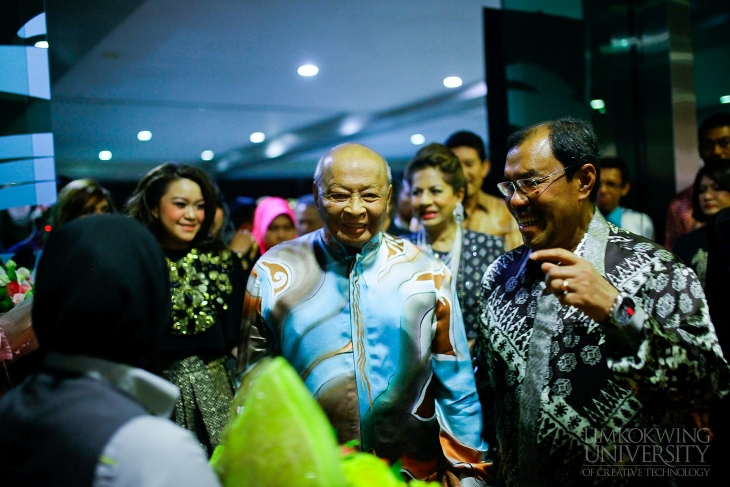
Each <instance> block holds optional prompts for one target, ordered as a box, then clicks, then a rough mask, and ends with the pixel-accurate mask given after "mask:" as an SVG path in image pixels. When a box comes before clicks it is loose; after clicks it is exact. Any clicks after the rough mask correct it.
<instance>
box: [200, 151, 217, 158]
mask: <svg viewBox="0 0 730 487" xmlns="http://www.w3.org/2000/svg"><path fill="white" fill-rule="evenodd" d="M214 157H215V152H213V151H212V150H204V151H203V152H201V153H200V158H201V159H202V160H204V161H212V160H213V158H214Z"/></svg>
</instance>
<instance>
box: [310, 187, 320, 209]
mask: <svg viewBox="0 0 730 487" xmlns="http://www.w3.org/2000/svg"><path fill="white" fill-rule="evenodd" d="M312 195H313V196H314V204H315V206H317V209H319V206H320V205H319V191H317V183H312Z"/></svg>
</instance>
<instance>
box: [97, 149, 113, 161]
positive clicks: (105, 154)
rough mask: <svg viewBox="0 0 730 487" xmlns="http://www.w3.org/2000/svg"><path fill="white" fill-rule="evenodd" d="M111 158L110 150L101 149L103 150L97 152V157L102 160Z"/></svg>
mask: <svg viewBox="0 0 730 487" xmlns="http://www.w3.org/2000/svg"><path fill="white" fill-rule="evenodd" d="M111 158H112V153H111V151H108V150H103V151H101V152H99V159H101V160H102V161H108V160H111Z"/></svg>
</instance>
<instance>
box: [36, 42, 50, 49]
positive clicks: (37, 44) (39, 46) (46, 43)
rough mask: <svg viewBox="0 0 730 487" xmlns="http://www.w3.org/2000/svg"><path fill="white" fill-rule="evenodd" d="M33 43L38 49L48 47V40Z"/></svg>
mask: <svg viewBox="0 0 730 487" xmlns="http://www.w3.org/2000/svg"><path fill="white" fill-rule="evenodd" d="M33 45H34V46H35V47H37V48H39V49H48V41H38V42H36V43H35V44H33Z"/></svg>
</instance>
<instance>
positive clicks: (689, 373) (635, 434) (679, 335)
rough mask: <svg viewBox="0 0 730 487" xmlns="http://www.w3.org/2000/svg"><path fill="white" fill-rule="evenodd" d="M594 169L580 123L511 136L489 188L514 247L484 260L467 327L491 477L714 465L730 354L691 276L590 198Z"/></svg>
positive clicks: (636, 478) (529, 478) (501, 481)
mask: <svg viewBox="0 0 730 487" xmlns="http://www.w3.org/2000/svg"><path fill="white" fill-rule="evenodd" d="M598 171H599V164H598V144H597V140H596V136H595V133H594V132H593V129H592V127H591V126H590V124H588V123H586V122H584V121H581V120H576V119H561V120H557V121H552V122H547V123H542V124H538V125H535V126H532V127H529V128H527V129H524V130H521V131H519V132H517V133H515V134H513V135H512V136H511V137H510V139H509V140H508V154H507V163H506V167H505V172H504V176H505V178H506V181H505V182H503V183H500V185H499V186H500V191H501V192H502V193H503V194H504V196H505V198H506V199H507V205H508V207H509V208H510V211H511V212H512V214H513V216H514V218H515V219H516V220H517V222H518V224H519V227H520V232H521V233H522V238H523V241H524V244H525V245H524V246H522V247H519V248H517V249H515V250H513V251H511V252H508V253H507V254H505V255H503V256H502V257H500V258H499V259H498V260H496V261H495V262H494V263H493V264H492V265H491V266H490V268H489V269H488V270H487V272H486V274H485V276H484V279H483V290H484V300H483V313H482V316H481V321H482V323H481V328H480V334H479V336H478V338H477V347H478V349H479V354H478V357H477V367H478V368H477V374H478V377H477V387H478V389H479V391H480V396H481V397H482V404H483V407H484V409H485V411H491V409H492V408H495V409H496V413H495V418H496V436H497V443H498V446H497V462H496V464H497V469H496V485H506V486H517V485H520V486H534V485H540V486H552V485H560V486H573V485H627V484H628V485H634V484H638V485H646V484H645V483H650V484H651V485H665V484H670V482H672V481H674V479H676V478H679V480H683V479H682V477H690V478H691V480H692V482H695V481H697V480H698V479H697V478H693V477H699V476H706V473H707V471H706V470H703V468H704V467H707V468H709V465H707V458H708V457H707V456H706V455H705V454H706V453H707V448H708V447H709V446H710V445H709V444H708V442H709V434H708V430H707V428H706V427H705V426H706V424H707V423H706V419H707V418H706V412H707V409H708V405H709V403H710V401H711V400H712V399H715V398H717V397H718V396H720V395H723V394H724V393H725V392H726V389H727V384H728V365H727V363H726V362H725V361H724V359H723V358H722V352H721V350H720V346H719V345H718V341H717V337H716V335H715V331H714V329H713V326H712V323H711V322H710V318H709V316H708V311H707V305H706V302H705V298H704V294H703V291H702V287H701V286H700V283H699V282H698V280H697V277H696V276H695V274H694V273H693V272H692V271H691V270H690V269H688V268H687V267H685V266H684V265H683V264H682V263H680V261H679V260H678V259H677V258H676V257H675V256H673V255H672V254H671V253H670V252H668V251H667V250H665V249H664V248H662V247H660V246H658V245H656V244H654V243H653V242H651V241H649V240H647V239H645V238H643V237H639V236H637V235H634V234H631V233H628V232H626V231H624V230H621V229H620V228H618V227H616V226H614V225H612V224H609V223H607V222H606V220H605V219H604V218H603V217H602V216H601V213H600V212H599V211H596V209H595V206H594V201H595V194H596V190H597V188H598ZM680 433H681V434H680ZM703 462H704V463H703ZM684 480H686V478H685V479H684ZM670 485H671V484H670Z"/></svg>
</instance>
